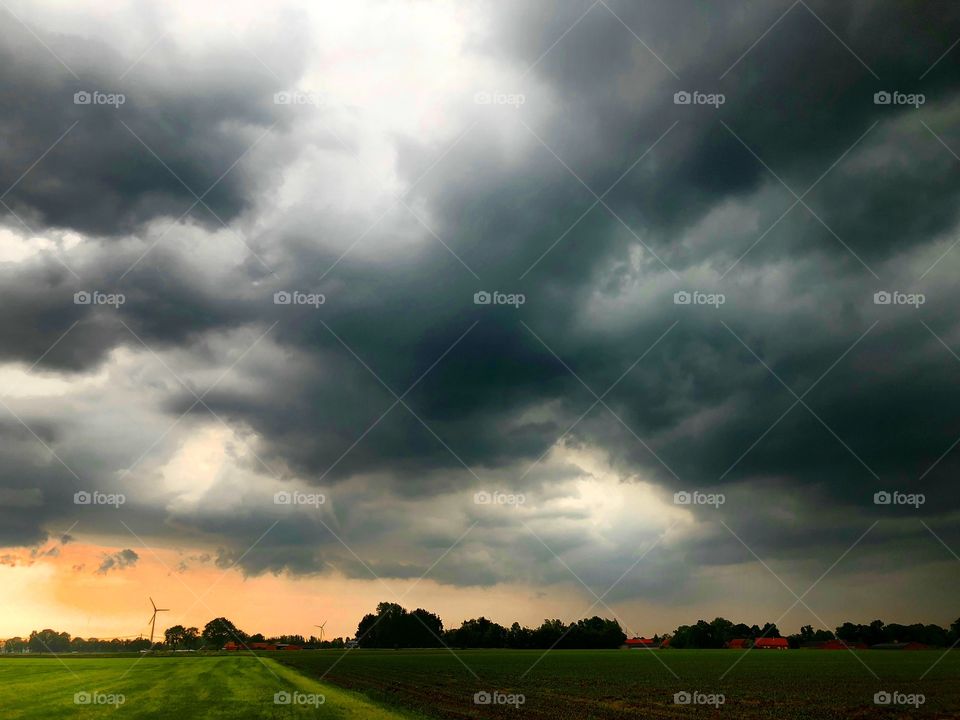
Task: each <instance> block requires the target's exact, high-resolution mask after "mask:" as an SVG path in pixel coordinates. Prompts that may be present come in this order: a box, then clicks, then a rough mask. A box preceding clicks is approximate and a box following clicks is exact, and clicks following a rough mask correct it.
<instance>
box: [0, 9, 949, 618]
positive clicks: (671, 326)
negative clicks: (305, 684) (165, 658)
mask: <svg viewBox="0 0 960 720" xmlns="http://www.w3.org/2000/svg"><path fill="white" fill-rule="evenodd" d="M0 15H3V22H0V100H2V105H3V108H4V111H3V113H2V114H0V307H2V308H3V312H2V313H0V437H2V442H0V586H2V587H3V588H4V592H3V593H2V595H0V637H4V636H13V635H26V634H28V633H29V632H30V631H31V630H33V629H38V628H41V627H54V628H56V629H59V630H66V631H68V632H70V633H71V634H73V635H81V636H84V637H88V636H98V637H104V636H135V635H138V634H140V633H143V632H145V630H146V628H147V622H146V621H147V620H148V619H149V615H150V606H149V600H148V598H149V597H152V598H154V599H155V600H156V601H157V604H158V605H160V606H162V607H167V608H170V610H169V611H168V612H167V613H165V617H164V616H161V618H160V622H162V623H163V625H164V627H166V626H168V625H173V624H176V623H182V624H186V625H196V626H199V627H202V626H203V624H204V623H205V622H206V621H207V620H209V619H211V618H213V617H217V616H227V617H229V618H230V619H231V620H233V621H234V622H235V623H236V624H237V625H238V626H239V627H240V628H242V629H243V630H245V631H247V632H250V633H253V632H263V633H265V634H270V633H300V634H304V635H309V634H311V633H313V632H314V628H313V626H314V625H315V624H318V623H320V622H324V621H327V623H328V624H327V628H326V634H327V636H329V637H334V636H350V635H353V634H354V632H355V630H356V625H357V622H358V621H359V619H360V618H361V616H362V615H363V614H365V613H367V612H370V611H372V610H373V608H374V607H375V605H376V604H377V603H378V602H380V601H390V602H400V603H401V604H403V605H404V606H406V607H408V608H414V607H425V608H428V609H430V610H432V611H434V612H438V613H439V614H440V615H441V617H442V618H443V620H444V623H445V626H446V627H452V626H457V625H459V623H460V622H461V621H462V620H464V619H466V618H471V617H476V616H479V615H485V616H486V617H489V618H492V619H494V620H496V621H498V622H501V623H504V624H507V625H509V624H510V623H512V622H513V621H519V622H521V623H525V624H528V625H535V624H539V622H541V621H542V620H543V619H544V618H548V617H549V618H553V617H558V618H561V619H563V620H565V621H567V622H569V621H572V620H575V619H579V618H581V617H585V616H590V615H601V616H604V617H608V618H615V619H617V620H618V621H619V622H620V623H621V625H622V626H623V627H624V628H625V629H626V630H627V632H629V633H630V634H652V633H654V632H660V633H663V632H667V631H670V630H672V629H674V628H675V627H676V626H677V625H679V624H685V623H691V622H694V621H696V620H697V619H699V618H706V619H711V618H713V617H715V616H717V615H721V616H724V617H727V618H730V619H732V620H734V621H736V622H741V621H742V622H747V623H749V624H753V623H758V624H761V625H762V624H763V623H764V622H777V623H778V625H779V626H780V627H781V629H784V630H788V631H794V630H795V629H796V628H798V627H799V626H800V625H805V624H810V625H813V626H814V627H815V628H821V627H826V628H830V629H832V628H834V627H835V626H837V625H839V624H840V623H841V622H843V621H845V620H852V621H854V622H869V621H871V620H873V619H876V618H882V619H884V620H885V621H887V622H904V623H908V622H935V623H939V624H942V625H948V624H949V623H950V622H952V621H954V620H955V619H956V618H957V615H958V608H957V605H956V597H957V594H958V591H960V572H958V570H960V565H958V563H960V556H958V552H960V524H958V522H957V521H958V519H960V512H958V509H960V490H958V486H957V484H956V481H955V478H956V475H957V472H958V470H960V450H958V449H957V446H958V444H960V415H958V408H960V402H958V401H960V383H958V382H957V378H958V376H960V324H958V322H957V317H956V308H957V306H958V301H960V288H958V286H957V284H956V282H955V278H956V276H957V271H958V270H960V249H957V248H956V245H957V244H958V243H960V235H958V220H960V218H958V208H960V203H958V199H960V198H958V195H960V155H958V153H960V130H958V127H960V125H958V122H957V121H958V119H960V87H958V84H957V82H956V78H957V77H960V74H958V69H960V68H958V64H960V48H957V44H958V39H960V7H957V6H956V4H954V3H946V2H944V3H936V2H931V3H924V4H922V5H914V4H910V5H908V4H901V3H883V4H877V3H869V2H865V1H863V2H861V1H856V0H855V1H852V2H847V3H842V4H838V3H827V2H820V1H818V0H797V1H796V2H794V3H793V4H789V3H788V2H776V3H772V2H739V1H738V2H730V3H723V4H717V3H705V2H694V1H692V0H689V1H681V2H675V1H671V2H643V3H636V2H623V1H622V0H597V2H590V1H583V2H580V1H579V0H576V1H575V0H569V1H567V0H565V1H564V2H539V1H537V0H523V2H517V3H502V2H469V3H441V2H413V1H410V2H387V1H384V2H351V3H333V2H329V3H327V2H320V3H317V2H309V3H297V2H284V1H282V0H281V1H280V2H276V3H270V4H269V5H264V4H262V3H254V2H246V3H245V2H230V3H218V2H211V3H199V4H198V3H195V2H176V1H174V2H164V3H153V2H119V3H116V2H111V3H102V2H83V1H81V2H76V3H70V4H64V3H60V2H52V1H49V0H38V1H36V2H34V1H31V2H19V1H16V0H7V1H6V2H4V3H3V5H2V7H0ZM951 78H954V80H951ZM158 627H159V626H158Z"/></svg>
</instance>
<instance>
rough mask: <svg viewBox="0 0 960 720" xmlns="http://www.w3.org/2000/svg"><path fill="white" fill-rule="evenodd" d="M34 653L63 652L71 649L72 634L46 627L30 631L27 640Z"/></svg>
mask: <svg viewBox="0 0 960 720" xmlns="http://www.w3.org/2000/svg"><path fill="white" fill-rule="evenodd" d="M27 644H28V645H29V647H30V652H32V653H44V652H48V653H61V652H69V650H70V634H69V633H65V632H64V633H58V632H57V631H56V630H51V629H49V628H46V629H44V630H40V631H37V630H34V631H33V632H31V633H30V638H29V640H28V641H27Z"/></svg>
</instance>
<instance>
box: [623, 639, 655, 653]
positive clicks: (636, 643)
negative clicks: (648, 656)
mask: <svg viewBox="0 0 960 720" xmlns="http://www.w3.org/2000/svg"><path fill="white" fill-rule="evenodd" d="M624 644H625V645H626V646H627V647H628V648H630V649H631V650H632V649H634V648H650V649H653V648H656V647H659V644H658V643H657V641H656V640H654V639H653V638H642V637H641V638H629V639H628V640H627V641H626V642H625V643H624Z"/></svg>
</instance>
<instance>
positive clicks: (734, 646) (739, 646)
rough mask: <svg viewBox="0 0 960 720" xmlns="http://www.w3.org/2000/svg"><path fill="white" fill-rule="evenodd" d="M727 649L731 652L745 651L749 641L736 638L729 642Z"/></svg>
mask: <svg viewBox="0 0 960 720" xmlns="http://www.w3.org/2000/svg"><path fill="white" fill-rule="evenodd" d="M727 647H728V648H730V649H731V650H745V649H746V647H747V641H746V639H745V638H736V639H734V640H731V641H730V642H728V643H727Z"/></svg>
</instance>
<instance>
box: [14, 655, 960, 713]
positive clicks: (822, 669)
mask: <svg viewBox="0 0 960 720" xmlns="http://www.w3.org/2000/svg"><path fill="white" fill-rule="evenodd" d="M457 655H458V656H459V659H458V658H457V657H454V656H453V655H451V654H450V653H449V652H447V651H445V650H439V651H435V650H414V651H391V650H379V651H378V650H356V651H346V652H344V651H317V652H311V651H304V652H299V653H267V654H265V655H263V656H260V657H259V658H257V657H251V656H249V655H217V656H186V657H185V656H171V657H162V656H157V657H147V658H138V657H130V656H127V657H96V656H95V657H82V656H66V657H63V658H62V659H58V658H54V657H13V658H0V717H2V718H4V720H7V719H8V718H9V719H11V720H37V719H39V718H58V719H59V718H106V717H117V718H138V719H139V718H178V719H182V720H187V719H192V718H222V719H224V720H226V719H228V718H304V717H318V718H351V719H353V718H358V719H359V718H370V719H371V720H393V719H395V718H396V719H399V718H417V717H419V718H423V717H434V718H483V717H510V718H531V719H534V718H535V719H537V720H540V719H546V718H549V719H550V720H565V719H566V718H571V719H572V718H602V719H606V718H636V717H643V718H688V717H707V716H714V717H717V716H723V715H726V716H727V717H730V718H737V719H739V718H745V719H746V720H751V719H753V718H757V719H759V718H786V719H788V720H791V719H794V718H796V719H800V720H807V719H813V718H817V719H820V718H824V719H837V718H908V717H910V718H915V717H923V718H934V717H935V718H960V682H958V681H960V652H952V653H949V654H948V655H947V656H946V657H944V658H943V659H942V660H940V661H939V663H937V660H938V658H940V657H941V653H940V652H937V651H926V652H881V651H867V652H860V653H858V654H857V656H856V657H854V656H853V655H852V654H851V653H849V652H843V651H836V652H825V651H790V652H770V651H767V652H763V651H754V652H749V653H743V652H740V651H724V650H719V651H710V650H670V651H655V652H648V651H617V650H611V651H590V650H583V651H570V650H564V651H560V650H558V651H553V652H550V653H548V654H547V655H545V656H543V657H542V659H541V660H540V661H539V662H537V660H538V658H541V656H542V655H543V653H542V652H540V651H501V650H469V651H458V652H457ZM858 658H859V660H858ZM738 660H739V662H737V664H736V666H735V667H734V668H733V670H731V671H730V672H729V674H727V676H726V677H725V678H724V679H723V680H721V679H720V676H721V675H723V674H724V673H725V672H726V671H727V670H728V669H729V668H730V667H731V666H732V665H733V664H734V663H735V662H736V661H738ZM661 661H662V663H661ZM860 661H862V662H863V663H865V664H866V665H868V666H869V667H870V668H872V670H873V671H874V672H875V673H876V674H877V675H878V676H879V677H880V680H879V681H878V680H876V679H875V678H874V677H873V676H872V675H871V674H870V672H869V671H868V670H867V669H866V668H864V666H863V665H862V664H861V662H860ZM535 663H536V664H535ZM934 663H937V664H936V666H935V667H933V669H932V670H931V669H930V668H931V666H933V665H934ZM664 665H666V666H667V667H669V668H670V670H672V671H673V673H675V674H676V675H677V677H674V675H673V674H672V673H671V672H670V670H668V669H667V667H664ZM468 668H469V669H468ZM531 668H532V669H531ZM528 670H529V672H527V671H528ZM474 673H475V674H476V677H475V676H474ZM525 673H526V675H525V676H524V674H525ZM924 673H926V676H925V677H924V678H923V679H922V680H921V679H920V677H921V676H922V675H924ZM321 678H322V679H321ZM484 691H486V692H490V693H492V692H494V691H497V692H500V693H505V694H522V695H523V696H524V701H523V703H522V704H520V705H519V707H515V706H510V705H499V706H498V705H477V704H475V703H474V694H475V693H478V692H484ZM683 691H687V692H691V693H692V692H700V693H706V694H710V693H723V695H724V700H725V701H724V703H723V704H722V705H720V707H719V709H715V708H714V707H709V706H704V705H699V706H698V705H676V704H674V702H673V695H674V693H677V692H683ZM878 691H888V692H894V691H896V692H900V693H905V694H911V693H913V694H916V693H922V694H923V695H924V698H925V702H924V703H923V704H922V705H921V706H920V707H918V708H914V707H904V706H899V707H897V706H891V707H883V706H877V705H875V704H874V702H873V696H874V693H876V692H878ZM84 692H86V693H99V695H98V696H97V698H98V699H99V700H101V701H105V704H97V703H91V704H76V703H75V702H74V695H75V693H84ZM278 692H288V693H291V694H292V693H302V695H299V696H297V697H298V699H299V701H300V702H299V703H291V704H275V703H274V695H275V693H278ZM111 694H114V695H121V694H122V695H123V702H122V704H109V700H110V699H111V698H110V695H111ZM311 694H313V695H316V694H322V695H323V696H324V698H325V701H324V702H323V703H322V704H319V703H317V704H310V702H309V699H310V698H311V696H312V695H311ZM117 699H118V698H113V700H115V701H116V700H117Z"/></svg>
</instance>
